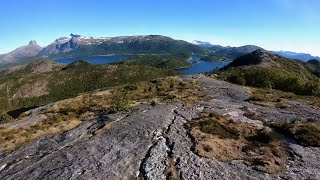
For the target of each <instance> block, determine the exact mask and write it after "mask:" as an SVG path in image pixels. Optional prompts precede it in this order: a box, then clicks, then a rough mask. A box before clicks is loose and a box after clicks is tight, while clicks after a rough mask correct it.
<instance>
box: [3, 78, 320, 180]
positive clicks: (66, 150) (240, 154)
mask: <svg viewBox="0 0 320 180" xmlns="http://www.w3.org/2000/svg"><path fill="white" fill-rule="evenodd" d="M181 79H182V81H183V82H193V83H196V84H198V86H199V91H194V93H197V96H198V97H200V98H199V99H198V100H196V101H195V102H194V103H191V104H185V103H183V102H179V101H173V102H170V101H169V102H166V103H151V105H150V104H149V103H141V104H139V105H135V106H134V107H133V108H132V109H131V110H130V111H128V112H125V111H119V112H116V113H111V114H110V113H106V114H104V113H103V112H102V113H100V114H99V116H94V117H91V118H89V116H82V119H81V122H80V123H79V124H78V125H76V126H75V128H72V129H70V130H66V131H64V132H62V133H58V134H55V135H48V136H44V137H41V138H40V139H38V140H35V141H32V142H29V143H26V144H23V145H22V146H21V147H19V148H17V149H15V150H12V151H3V152H1V153H0V179H55V180H56V179H156V180H159V179H195V180H199V179H320V173H319V169H320V165H319V161H320V159H319V157H320V148H319V146H317V145H306V144H304V145H302V144H301V143H300V141H299V138H295V137H293V136H289V135H288V134H286V133H281V131H280V129H279V130H277V131H276V130H275V129H277V128H276V127H279V126H276V125H275V124H274V125H273V126H271V124H273V123H290V122H291V123H297V122H298V121H301V123H306V122H307V120H308V119H309V120H308V123H317V122H318V121H319V119H320V111H319V109H317V108H316V107H315V106H313V105H310V104H309V103H307V101H306V102H303V101H301V99H298V98H297V99H295V98H291V99H286V98H284V96H283V97H282V98H281V100H279V101H278V102H277V101H274V102H273V101H270V102H269V100H270V99H271V97H270V98H269V99H268V103H267V102H262V100H260V101H259V100H257V99H254V98H253V95H252V94H253V92H255V89H253V88H251V89H249V88H245V87H243V86H238V85H232V84H229V83H227V82H224V81H219V80H216V79H214V78H211V77H205V76H201V75H196V76H183V77H181ZM97 94H98V95H103V94H108V93H106V92H97ZM65 101H72V99H69V100H65ZM280 102H281V103H282V106H280V105H278V104H277V103H280ZM55 106H56V104H55V103H53V104H49V105H46V106H42V107H39V108H36V109H33V110H30V112H29V114H28V116H26V117H25V118H24V119H23V120H21V121H14V122H9V123H5V124H2V125H1V126H0V127H1V128H18V127H21V126H23V127H28V126H35V125H36V124H37V123H39V122H41V121H43V116H44V112H46V111H48V109H52V108H54V107H55ZM206 119H211V120H212V119H219V121H211V120H209V121H207V120H206ZM311 119H312V120H311ZM292 121H295V122H292ZM207 122H209V123H207ZM217 123H218V124H217ZM212 124H216V125H218V126H212ZM224 124H228V127H229V128H226V127H225V126H224ZM221 127H223V128H221ZM230 127H234V129H230ZM299 127H300V125H299ZM212 128H214V129H215V131H214V132H220V134H214V133H212V132H211V131H210V130H211V129H212ZM262 130H263V131H262ZM264 131H268V132H269V131H272V132H273V131H274V133H276V134H278V135H279V136H278V138H279V139H273V138H271V137H272V136H269V135H267V134H266V133H265V134H263V135H261V133H262V132H264ZM254 132H260V133H257V134H254ZM251 134H254V135H253V136H251ZM269 137H270V138H269ZM221 140H223V141H221ZM228 142H232V143H228ZM274 145H276V146H274ZM250 147H256V149H258V150H259V151H257V150H254V149H250ZM217 152H219V154H217ZM232 154H233V155H232Z"/></svg>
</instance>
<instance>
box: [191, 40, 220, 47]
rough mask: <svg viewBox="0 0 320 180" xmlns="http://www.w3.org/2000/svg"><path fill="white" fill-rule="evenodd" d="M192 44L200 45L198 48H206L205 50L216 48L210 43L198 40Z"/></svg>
mask: <svg viewBox="0 0 320 180" xmlns="http://www.w3.org/2000/svg"><path fill="white" fill-rule="evenodd" d="M191 43H192V44H194V45H198V46H201V47H204V48H210V47H212V46H214V45H212V44H211V43H209V42H204V41H198V40H194V41H192V42H191Z"/></svg>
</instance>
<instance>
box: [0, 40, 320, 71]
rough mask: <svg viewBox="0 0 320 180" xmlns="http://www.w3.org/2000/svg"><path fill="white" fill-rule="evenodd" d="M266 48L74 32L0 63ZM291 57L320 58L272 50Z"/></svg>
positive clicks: (230, 53)
mask: <svg viewBox="0 0 320 180" xmlns="http://www.w3.org/2000/svg"><path fill="white" fill-rule="evenodd" d="M258 49H263V48H261V47H258V46H254V45H246V46H240V47H230V46H221V45H212V44H211V43H208V42H203V41H193V42H191V43H189V42H186V41H183V40H175V39H172V38H170V37H167V36H161V35H146V36H119V37H88V36H81V35H75V34H70V35H69V36H67V37H61V38H58V39H56V40H55V41H54V42H52V43H51V44H49V45H48V46H46V47H41V46H39V45H38V44H37V43H36V41H30V43H29V44H28V45H25V46H22V47H19V48H17V49H15V50H13V51H12V52H9V53H7V54H1V55H0V67H1V68H6V67H12V66H16V65H21V64H27V63H29V62H33V61H37V60H44V59H55V58H65V57H81V56H92V55H109V54H175V55H191V54H196V55H209V56H210V55H211V56H214V57H220V59H228V60H233V59H235V58H237V57H240V56H242V55H245V54H248V53H251V52H253V51H255V50H258ZM270 52H272V53H273V54H277V55H281V56H283V57H286V58H290V59H299V60H303V61H308V60H310V59H317V60H320V57H314V56H312V55H310V54H305V53H295V52H289V51H270Z"/></svg>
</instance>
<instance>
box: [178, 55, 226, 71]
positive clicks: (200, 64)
mask: <svg viewBox="0 0 320 180" xmlns="http://www.w3.org/2000/svg"><path fill="white" fill-rule="evenodd" d="M190 62H191V64H192V67H188V68H184V69H179V70H177V71H178V72H179V73H181V74H199V73H206V72H211V71H212V70H214V69H216V68H222V67H224V66H226V65H228V64H229V63H230V62H229V61H223V62H208V61H202V60H201V59H200V58H199V57H196V56H193V57H192V59H191V60H190Z"/></svg>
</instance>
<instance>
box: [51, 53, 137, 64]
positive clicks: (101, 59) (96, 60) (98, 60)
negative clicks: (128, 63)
mask: <svg viewBox="0 0 320 180" xmlns="http://www.w3.org/2000/svg"><path fill="white" fill-rule="evenodd" d="M131 57H133V55H112V56H84V57H73V58H61V59H55V60H54V61H55V62H58V63H62V64H70V63H73V62H75V61H78V60H85V61H87V62H89V63H90V64H110V63H116V62H121V61H122V60H124V59H127V58H131Z"/></svg>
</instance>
